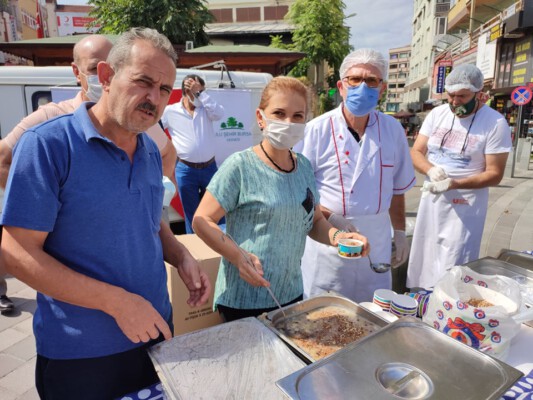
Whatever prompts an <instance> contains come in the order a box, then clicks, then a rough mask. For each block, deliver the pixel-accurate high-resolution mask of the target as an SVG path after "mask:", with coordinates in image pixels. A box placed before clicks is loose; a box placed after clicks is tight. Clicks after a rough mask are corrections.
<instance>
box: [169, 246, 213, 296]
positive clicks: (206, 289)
mask: <svg viewBox="0 0 533 400" xmlns="http://www.w3.org/2000/svg"><path fill="white" fill-rule="evenodd" d="M177 269H178V273H179V275H180V277H181V279H182V280H183V283H185V286H187V289H189V299H188V300H187V304H188V305H189V306H191V307H196V306H201V305H203V304H205V303H206V302H207V300H208V299H209V295H210V294H211V291H212V287H211V282H210V281H209V278H208V277H207V275H206V273H205V272H204V271H203V270H202V269H201V268H200V264H198V261H196V260H195V259H194V258H193V257H192V256H191V255H190V254H189V253H187V254H184V256H183V259H182V260H181V263H180V265H179V266H178V268H177Z"/></svg>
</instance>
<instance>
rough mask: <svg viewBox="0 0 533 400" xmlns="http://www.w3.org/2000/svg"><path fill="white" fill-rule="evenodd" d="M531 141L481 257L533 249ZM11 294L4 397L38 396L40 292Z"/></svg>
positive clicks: (21, 287) (5, 324)
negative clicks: (37, 296)
mask: <svg viewBox="0 0 533 400" xmlns="http://www.w3.org/2000/svg"><path fill="white" fill-rule="evenodd" d="M530 151H531V142H529V141H526V140H525V139H521V140H520V142H519V145H518V151H517V160H516V168H515V174H514V175H515V176H514V177H511V165H512V155H510V157H509V161H508V163H507V169H506V173H505V177H504V179H503V180H502V182H501V183H500V185H499V186H497V187H495V188H491V189H490V195H489V209H488V213H487V220H486V224H485V230H484V232H483V239H482V242H481V252H480V257H485V256H493V257H496V256H497V255H498V254H499V252H500V250H501V249H512V250H518V251H523V250H533V163H532V164H531V170H530V169H529V159H530ZM422 182H423V176H421V175H418V176H417V185H416V187H415V188H413V189H411V190H410V191H409V192H408V193H407V195H406V209H407V216H408V217H415V216H416V212H417V209H418V202H419V200H420V187H421V186H422ZM7 285H8V295H9V296H10V297H11V299H12V300H13V301H14V302H15V306H16V310H15V312H14V313H12V314H11V315H9V316H7V315H6V316H4V315H2V316H0V399H2V400H15V399H17V400H30V399H32V400H33V399H38V398H39V397H38V395H37V392H36V390H35V387H34V368H35V343H34V338H33V334H32V315H33V312H34V310H35V291H34V290H33V289H31V288H29V287H28V286H27V285H25V284H23V283H21V282H19V281H18V280H16V279H15V278H11V277H8V279H7Z"/></svg>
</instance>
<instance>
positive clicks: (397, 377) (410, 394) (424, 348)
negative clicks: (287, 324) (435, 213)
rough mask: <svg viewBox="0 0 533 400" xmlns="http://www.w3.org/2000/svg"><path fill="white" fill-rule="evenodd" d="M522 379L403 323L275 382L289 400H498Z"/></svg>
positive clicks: (418, 325) (425, 328)
mask: <svg viewBox="0 0 533 400" xmlns="http://www.w3.org/2000/svg"><path fill="white" fill-rule="evenodd" d="M522 375H523V374H522V373H521V372H520V371H518V370H517V369H515V368H513V367H511V366H509V365H507V364H505V363H503V362H501V361H499V360H497V359H495V358H492V357H490V356H488V355H486V354H483V353H481V352H479V351H477V350H475V349H473V348H471V347H469V346H467V345H465V344H463V343H461V342H459V341H457V340H455V339H453V338H451V337H449V336H448V335H446V334H443V333H441V332H439V331H437V330H436V329H434V328H432V327H430V326H429V325H426V324H424V323H423V322H420V321H418V320H416V319H414V318H411V317H404V318H402V319H400V320H398V321H396V322H393V323H392V324H389V325H388V326H386V327H384V328H383V329H381V330H380V331H379V332H377V333H375V334H373V335H371V336H367V337H365V338H363V339H361V340H360V341H358V342H357V343H353V344H350V345H348V346H346V347H345V348H344V349H342V350H340V351H338V352H336V353H335V354H333V355H331V356H330V357H328V358H324V359H322V360H320V361H317V362H315V363H313V364H311V365H308V366H307V367H305V368H304V369H301V370H300V371H297V372H294V373H293V374H291V375H289V376H287V377H285V378H283V379H281V380H279V381H277V382H276V384H277V385H278V387H279V388H280V389H281V390H282V391H283V392H284V393H285V395H286V396H288V397H289V398H290V399H305V400H315V399H316V400H319V399H332V400H333V399H335V400H336V399H353V400H357V399H364V400H367V399H372V400H394V399H396V400H398V399H411V400H414V399H417V400H425V399H432V400H435V399H439V400H440V399H442V400H448V399H494V400H495V399H499V398H500V396H501V395H502V394H503V393H505V391H506V390H507V389H508V388H509V387H511V386H512V385H513V383H514V382H516V381H517V380H518V379H520V377H521V376H522Z"/></svg>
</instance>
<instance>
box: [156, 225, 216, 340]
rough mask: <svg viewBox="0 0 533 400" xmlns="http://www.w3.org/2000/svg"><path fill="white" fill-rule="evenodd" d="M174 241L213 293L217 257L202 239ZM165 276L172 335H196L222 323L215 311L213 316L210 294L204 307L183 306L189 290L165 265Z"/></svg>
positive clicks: (171, 268)
mask: <svg viewBox="0 0 533 400" xmlns="http://www.w3.org/2000/svg"><path fill="white" fill-rule="evenodd" d="M176 239H178V241H179V242H180V243H182V244H183V245H184V246H185V247H186V248H187V249H188V250H189V252H190V253H191V254H192V256H193V257H194V258H195V259H196V260H198V262H199V263H200V266H201V267H202V269H203V270H204V271H205V273H206V274H207V276H208V277H209V280H210V281H211V285H212V286H213V290H214V288H215V282H216V279H217V274H218V266H219V264H220V255H219V254H218V253H216V252H215V251H213V250H211V248H210V247H209V246H207V245H206V244H205V243H204V242H203V241H202V239H200V238H199V237H198V236H196V235H194V234H193V235H176ZM166 267H167V275H168V283H167V286H168V292H169V295H170V302H171V303H172V309H173V313H174V317H173V321H174V335H175V336H177V335H182V334H184V333H188V332H192V331H196V330H198V329H203V328H208V327H210V326H214V325H217V324H220V323H222V318H221V317H220V314H219V313H218V311H215V312H213V292H212V293H211V295H210V297H209V300H208V302H207V303H206V304H204V305H203V306H200V307H190V306H189V305H188V304H187V299H188V298H189V290H188V289H187V287H186V286H185V284H184V283H183V281H182V280H181V278H180V276H179V274H178V271H177V269H176V268H174V267H172V266H171V265H169V264H167V265H166Z"/></svg>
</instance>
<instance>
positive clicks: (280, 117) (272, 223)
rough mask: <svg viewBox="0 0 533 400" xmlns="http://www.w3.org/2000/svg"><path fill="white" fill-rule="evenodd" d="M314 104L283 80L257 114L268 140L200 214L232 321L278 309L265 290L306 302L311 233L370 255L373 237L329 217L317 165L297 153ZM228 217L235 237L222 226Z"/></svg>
mask: <svg viewBox="0 0 533 400" xmlns="http://www.w3.org/2000/svg"><path fill="white" fill-rule="evenodd" d="M308 99H309V96H308V90H307V88H306V86H305V85H303V84H302V83H301V82H300V81H298V80H297V79H294V78H288V77H277V78H274V79H273V80H272V81H271V82H270V83H269V84H268V85H267V86H266V87H265V89H264V91H263V94H262V97H261V102H260V104H259V108H258V109H257V111H256V115H257V122H258V124H259V127H260V128H261V130H262V131H263V140H262V141H261V143H259V145H257V146H254V147H252V148H249V149H247V150H244V151H241V152H238V153H235V154H233V155H231V156H230V157H229V158H227V159H226V161H224V163H223V164H222V166H221V167H220V169H219V170H218V172H217V173H216V174H215V176H214V177H213V179H212V180H211V182H210V184H209V186H208V187H207V191H206V193H205V195H204V197H203V199H202V201H201V203H200V206H199V207H198V209H197V211H196V214H195V216H194V219H193V228H194V231H195V232H196V233H197V235H198V236H199V237H200V238H201V239H202V240H204V241H205V242H206V243H207V244H208V245H209V247H211V248H212V249H213V250H215V251H216V252H218V253H219V254H221V255H222V256H223V258H222V260H221V264H220V269H219V272H218V278H217V282H216V286H215V306H216V307H218V309H219V312H220V313H221V314H222V316H223V317H224V319H225V320H226V321H230V320H234V319H238V318H244V317H249V316H258V315H260V314H262V313H263V312H268V311H270V310H273V309H274V308H275V307H276V304H275V303H274V300H273V299H272V298H271V297H270V295H269V293H268V291H267V290H266V289H265V288H263V286H265V287H270V288H271V290H272V291H273V293H274V295H275V296H276V297H277V298H278V299H279V301H280V303H281V304H282V305H287V304H291V303H293V302H295V301H298V300H301V299H302V293H303V284H302V276H301V269H300V260H301V257H302V254H303V250H304V246H305V237H306V235H309V236H310V237H312V238H313V239H315V240H317V241H319V242H322V243H325V244H330V245H336V243H337V240H338V239H340V238H354V239H359V240H362V241H363V242H364V243H365V245H364V249H363V255H366V254H367V253H368V250H369V245H368V243H367V240H366V238H365V237H363V236H361V235H359V234H357V233H345V232H340V231H338V230H337V229H336V228H334V227H333V226H332V225H331V224H330V223H329V222H328V221H327V220H326V219H325V218H324V216H323V215H322V212H321V211H320V208H319V207H318V202H319V198H318V192H317V191H316V187H315V177H314V175H313V171H312V169H311V165H310V163H309V161H308V160H307V159H306V158H305V157H304V156H302V155H301V154H295V153H293V152H292V151H291V150H290V149H291V147H292V146H294V145H295V144H296V143H297V142H298V141H300V140H301V139H302V138H303V134H304V128H305V121H306V116H307V111H308V108H309V106H308V105H309V100H308ZM223 216H226V231H227V232H228V235H225V234H224V233H222V231H221V230H220V228H219V227H218V225H217V222H218V221H219V220H220V219H221V218H222V217H223ZM228 236H229V237H228ZM231 238H233V239H234V240H235V242H236V243H237V244H238V246H239V247H238V246H237V245H236V244H235V243H233V241H232V240H231Z"/></svg>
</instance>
